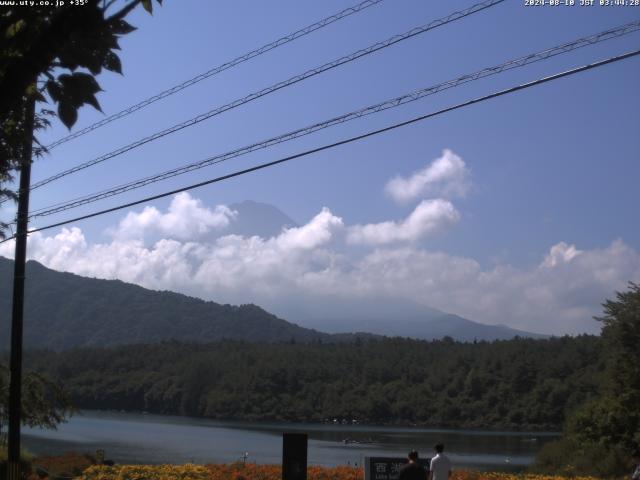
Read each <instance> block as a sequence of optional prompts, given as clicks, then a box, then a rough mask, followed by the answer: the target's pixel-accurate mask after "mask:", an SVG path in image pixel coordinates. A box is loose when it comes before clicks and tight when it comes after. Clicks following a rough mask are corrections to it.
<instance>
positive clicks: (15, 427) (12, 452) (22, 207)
mask: <svg viewBox="0 0 640 480" xmlns="http://www.w3.org/2000/svg"><path fill="white" fill-rule="evenodd" d="M34 115H35V99H34V98H29V99H28V100H27V102H26V105H25V112H24V125H25V135H24V144H23V147H22V152H21V153H22V158H21V162H20V191H19V192H18V213H17V214H16V224H17V231H16V254H15V262H14V271H13V310H12V316H11V360H10V366H9V368H10V371H11V380H10V382H9V447H8V462H7V463H8V465H7V467H8V472H7V473H8V475H7V478H8V480H19V479H20V478H21V472H20V422H21V419H22V323H23V313H24V278H25V265H26V261H27V228H28V222H29V189H30V185H31V155H32V148H33V128H34Z"/></svg>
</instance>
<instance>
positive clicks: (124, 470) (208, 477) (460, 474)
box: [77, 463, 596, 480]
mask: <svg viewBox="0 0 640 480" xmlns="http://www.w3.org/2000/svg"><path fill="white" fill-rule="evenodd" d="M281 478H282V468H281V467H280V466H279V465H256V464H253V463H250V464H247V465H242V464H238V463H236V464H230V465H192V464H186V465H115V466H103V465H94V466H92V467H89V468H88V469H87V470H85V471H84V473H83V474H82V475H81V476H79V477H77V479H78V480H281ZM562 478H564V477H559V476H549V475H532V474H514V473H497V472H472V471H464V470H458V471H454V473H453V475H452V478H451V480H560V479H562ZM307 479H308V480H364V472H363V470H362V469H360V468H354V467H333V468H326V467H316V466H311V467H309V469H308V475H307ZM572 480H596V479H595V478H593V477H573V479H572Z"/></svg>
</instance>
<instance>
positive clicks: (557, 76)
mask: <svg viewBox="0 0 640 480" xmlns="http://www.w3.org/2000/svg"><path fill="white" fill-rule="evenodd" d="M636 55H640V50H635V51H632V52H628V53H624V54H621V55H617V56H615V57H610V58H607V59H605V60H600V61H597V62H594V63H590V64H587V65H583V66H582V67H576V68H573V69H571V70H566V71H564V72H560V73H556V74H553V75H549V76H547V77H544V78H540V79H538V80H533V81H531V82H527V83H523V84H520V85H516V86H514V87H510V88H507V89H504V90H500V91H498V92H494V93H491V94H489V95H485V96H483V97H478V98H474V99H472V100H467V101H466V102H462V103H458V104H456V105H453V106H450V107H447V108H443V109H441V110H437V111H435V112H432V113H428V114H426V115H421V116H419V117H414V118H412V119H410V120H405V121H404V122H400V123H395V124H393V125H390V126H387V127H384V128H380V129H377V130H372V131H370V132H367V133H364V134H362V135H357V136H354V137H350V138H347V139H344V140H340V141H337V142H334V143H331V144H328V145H323V146H321V147H317V148H313V149H311V150H306V151H304V152H300V153H297V154H295V155H290V156H288V157H284V158H280V159H278V160H274V161H271V162H267V163H262V164H260V165H256V166H253V167H250V168H246V169H244V170H238V171H236V172H233V173H229V174H227V175H222V176H220V177H216V178H212V179H209V180H205V181H203V182H199V183H195V184H192V185H188V186H186V187H182V188H178V189H175V190H171V191H168V192H164V193H160V194H157V195H152V196H150V197H146V198H143V199H140V200H136V201H134V202H129V203H125V204H121V205H118V206H115V207H111V208H107V209H104V210H100V211H97V212H93V213H89V214H87V215H82V216H79V217H75V218H71V219H68V220H64V221H61V222H56V223H52V224H50V225H46V226H44V227H39V228H34V229H32V230H29V231H28V232H27V233H28V234H31V233H36V232H41V231H43V230H48V229H51V228H55V227H60V226H63V225H67V224H69V223H73V222H78V221H80V220H86V219H88V218H93V217H97V216H99V215H104V214H107V213H111V212H115V211H118V210H122V209H124V208H129V207H133V206H136V205H140V204H142V203H146V202H150V201H153V200H158V199H160V198H164V197H168V196H170V195H175V194H177V193H181V192H186V191H188V190H193V189H195V188H199V187H204V186H206V185H210V184H213V183H218V182H221V181H224V180H229V179H231V178H235V177H239V176H241V175H246V174H248V173H251V172H255V171H258V170H262V169H265V168H269V167H273V166H275V165H279V164H281V163H285V162H289V161H291V160H295V159H298V158H302V157H306V156H308V155H311V154H314V153H318V152H322V151H324V150H329V149H332V148H335V147H338V146H340V145H346V144H348V143H353V142H356V141H359V140H363V139H365V138H369V137H373V136H375V135H379V134H381V133H385V132H389V131H392V130H395V129H397V128H401V127H405V126H407V125H411V124H413V123H417V122H421V121H423V120H426V119H428V118H431V117H435V116H438V115H442V114H444V113H447V112H451V111H454V110H458V109H461V108H464V107H468V106H470V105H474V104H476V103H480V102H484V101H487V100H491V99H493V98H497V97H501V96H503V95H507V94H511V93H514V92H517V91H520V90H525V89H527V88H531V87H534V86H537V85H541V84H543V83H548V82H551V81H554V80H558V79H560V78H563V77H568V76H571V75H575V74H577V73H580V72H584V71H587V70H592V69H594V68H598V67H602V66H604V65H608V64H610V63H614V62H619V61H621V60H625V59H627V58H631V57H634V56H636ZM14 238H15V236H14V237H10V238H7V239H5V240H2V241H0V243H4V242H7V241H9V240H12V239H14Z"/></svg>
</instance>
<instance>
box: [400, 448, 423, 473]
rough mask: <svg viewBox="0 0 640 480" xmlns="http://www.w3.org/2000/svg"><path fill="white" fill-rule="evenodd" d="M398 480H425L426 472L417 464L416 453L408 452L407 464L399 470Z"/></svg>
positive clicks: (413, 451)
mask: <svg viewBox="0 0 640 480" xmlns="http://www.w3.org/2000/svg"><path fill="white" fill-rule="evenodd" d="M398 480H427V471H426V470H425V469H424V467H423V466H422V465H420V464H419V463H418V452H416V451H415V450H411V451H410V452H409V463H407V464H406V465H405V466H404V467H402V468H401V469H400V476H399V477H398Z"/></svg>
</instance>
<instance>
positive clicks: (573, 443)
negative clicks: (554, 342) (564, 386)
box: [538, 282, 640, 476]
mask: <svg viewBox="0 0 640 480" xmlns="http://www.w3.org/2000/svg"><path fill="white" fill-rule="evenodd" d="M603 308H604V316H602V317H596V320H598V321H600V322H602V324H603V327H602V341H601V342H602V349H603V350H604V356H605V362H606V370H605V375H604V378H603V381H602V384H601V387H600V396H599V397H598V398H596V399H595V400H593V401H591V402H587V403H586V404H585V405H584V406H583V407H581V408H580V409H578V410H577V411H576V412H575V413H574V414H573V415H572V416H571V417H570V418H569V420H568V421H567V425H566V428H565V433H564V435H563V439H562V440H560V441H559V442H555V443H552V444H549V445H548V446H547V447H546V448H544V449H543V450H542V451H541V453H540V457H539V459H538V462H539V464H540V465H542V466H543V467H545V469H553V470H556V471H557V469H558V468H561V469H564V470H570V472H568V473H578V474H583V473H584V474H596V475H600V476H607V475H608V476H616V475H622V474H624V473H625V472H626V471H627V470H628V468H629V465H630V463H631V460H632V458H631V457H632V455H633V453H634V452H637V451H640V408H639V407H638V406H639V405H640V285H638V284H635V283H633V282H630V283H629V290H628V291H626V292H618V293H617V294H616V300H607V301H606V302H605V303H604V304H603ZM569 465H570V468H567V466H569Z"/></svg>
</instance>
